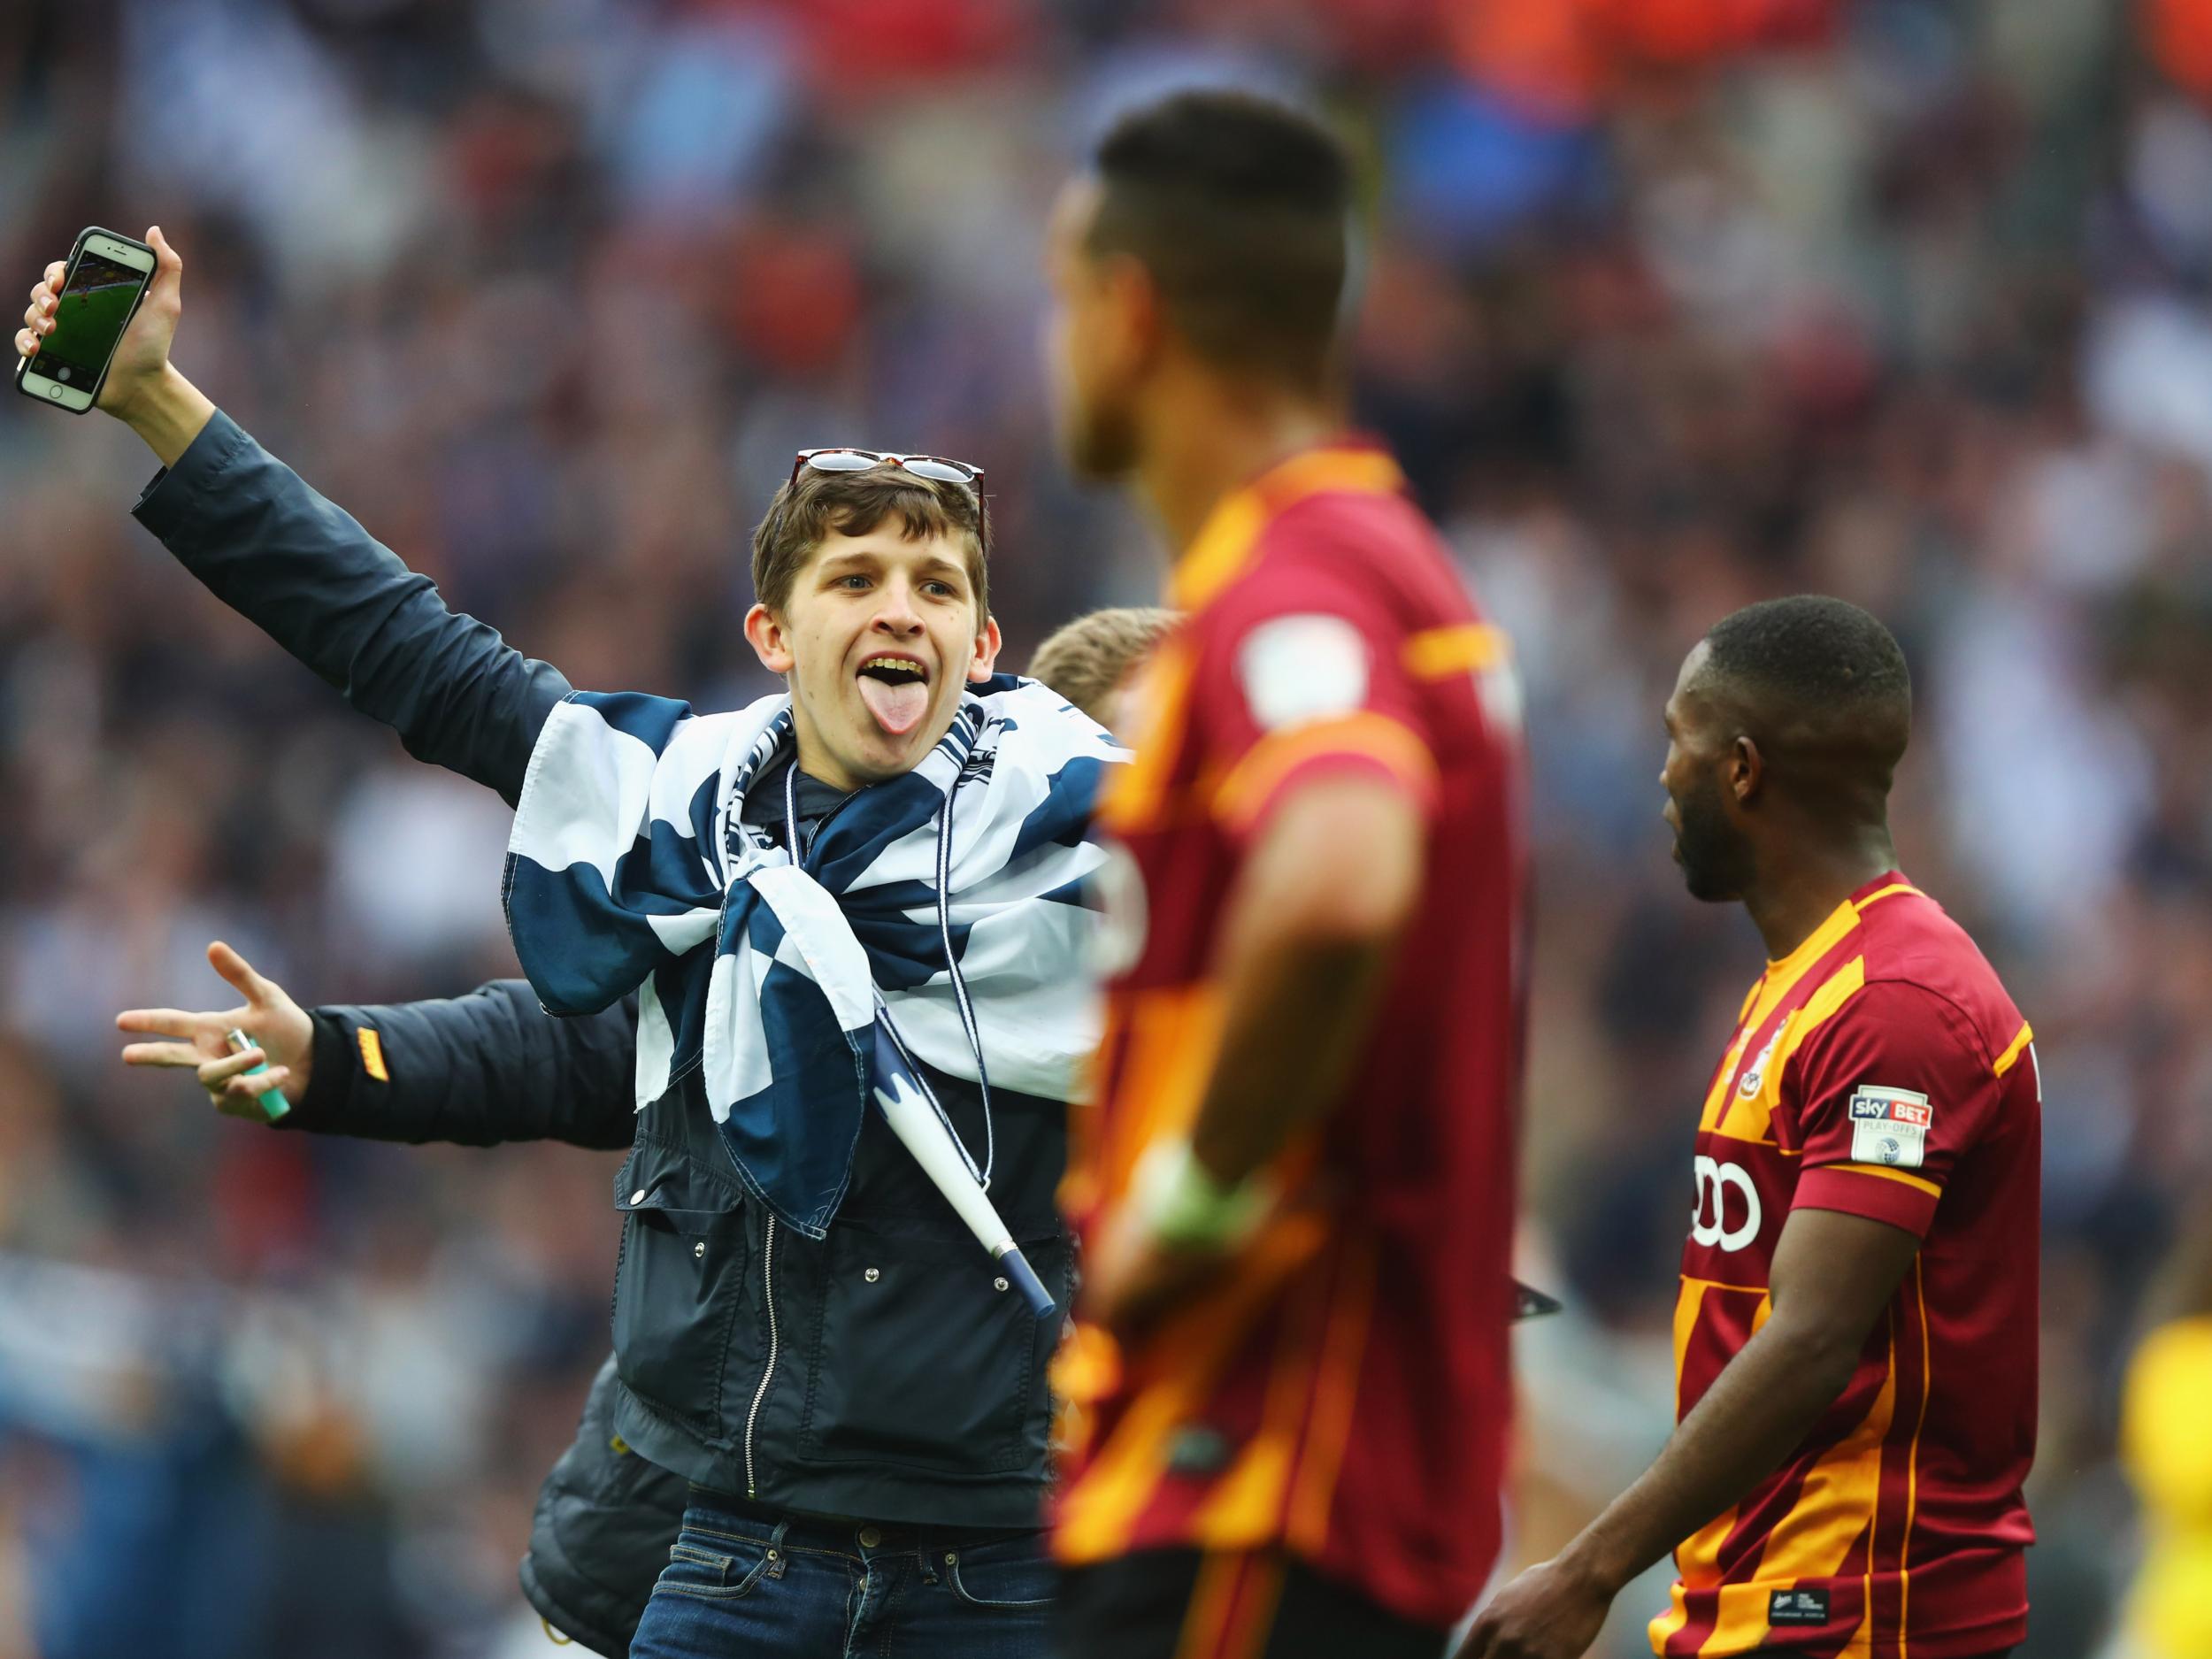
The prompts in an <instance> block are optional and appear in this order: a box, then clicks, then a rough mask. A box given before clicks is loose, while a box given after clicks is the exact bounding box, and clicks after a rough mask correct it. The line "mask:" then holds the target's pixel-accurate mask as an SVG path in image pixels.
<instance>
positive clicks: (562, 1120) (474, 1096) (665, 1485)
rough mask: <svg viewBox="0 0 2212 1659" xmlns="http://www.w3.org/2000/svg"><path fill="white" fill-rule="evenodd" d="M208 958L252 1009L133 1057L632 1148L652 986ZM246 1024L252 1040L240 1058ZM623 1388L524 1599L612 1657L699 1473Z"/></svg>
mask: <svg viewBox="0 0 2212 1659" xmlns="http://www.w3.org/2000/svg"><path fill="white" fill-rule="evenodd" d="M1171 620H1172V616H1171V613H1170V612H1167V611H1156V610H1104V611H1093V612H1091V613H1090V614H1088V615H1087V616H1082V617H1079V618H1076V619H1075V620H1074V621H1072V622H1070V623H1068V624H1066V625H1065V626H1063V627H1061V628H1060V629H1058V630H1057V631H1056V632H1055V633H1054V634H1052V635H1051V637H1050V638H1049V639H1048V640H1047V641H1046V642H1045V643H1044V645H1042V646H1040V647H1039V648H1038V649H1037V652H1036V655H1035V657H1034V660H1033V662H1032V663H1031V664H1030V666H1031V669H1032V677H1033V678H1035V679H1038V680H1042V681H1043V682H1044V684H1045V685H1046V686H1048V687H1049V688H1050V689H1052V690H1053V691H1056V692H1057V693H1058V694H1059V695H1062V696H1063V697H1064V698H1066V699H1067V700H1068V701H1069V702H1070V703H1073V704H1075V706H1076V707H1077V708H1079V709H1080V710H1082V711H1083V712H1084V713H1086V714H1088V715H1091V716H1092V718H1097V715H1098V714H1099V713H1101V712H1111V711H1112V710H1111V709H1110V703H1111V702H1112V700H1113V699H1115V698H1116V697H1118V695H1120V693H1121V690H1122V688H1123V687H1124V686H1125V684H1126V683H1127V681H1128V680H1129V678H1130V676H1131V675H1132V674H1133V673H1134V672H1135V671H1136V670H1137V668H1138V667H1139V666H1140V665H1141V663H1142V661H1143V659H1144V657H1145V656H1146V655H1147V654H1148V652H1149V651H1150V650H1151V649H1152V647H1153V645H1154V644H1155V643H1156V641H1157V640H1158V638H1159V636H1160V635H1161V634H1163V633H1164V631H1165V629H1166V627H1167V625H1168V624H1169V623H1170V622H1171ZM1101 724H1103V722H1101ZM208 960H209V963H210V964H211V966H212V967H213V968H214V969H215V971H216V972H217V973H218V974H219V975H220V976H221V977H222V978H223V979H225V980H226V981H227V982H228V983H229V984H230V985H231V986H232V987H234V988H235V989H236V990H237V991H238V992H239V993H240V994H241V995H243V996H244V998H245V1001H244V1002H242V1003H240V1004H239V1005H237V1006H236V1007H234V1008H228V1009H210V1010H201V1011H198V1012H187V1011H185V1010H180V1009H132V1010H127V1011H126V1012H124V1013H123V1014H121V1015H119V1017H118V1018H117V1021H116V1023H117V1025H119V1027H120V1028H121V1029H123V1030H125V1031H128V1032H135V1033H144V1034H148V1035H152V1036H157V1037H160V1038H162V1039H165V1041H155V1042H139V1043H132V1044H129V1045H127V1046H126V1047H125V1048H124V1050H123V1059H124V1061H125V1062H126V1063H127V1064H132V1065H142V1066H156V1067H189V1068H190V1069H191V1070H192V1071H193V1072H194V1075H195V1078H196V1080H197V1081H198V1083H199V1084H200V1086H201V1087H203V1088H204V1089H206V1090H207V1091H208V1095H209V1098H210V1100H211V1102H213V1103H214V1105H215V1107H216V1109H217V1110H219V1111H221V1112H224V1113H226V1114H227V1115H229V1116H232V1117H235V1118H242V1119H245V1120H247V1121H250V1122H255V1123H268V1124H270V1125H272V1126H273V1127H275V1128H278V1129H282V1130H305V1131H307V1132H309V1133H319V1134H342V1135H352V1136H359V1137H363V1138H365V1139H369V1140H375V1141H402V1142H406V1143H409V1144H413V1145H421V1144H424V1143H426V1142H442V1143H447V1144H451V1145H457V1146H495V1145H499V1144H502V1143H505V1142H512V1141H545V1140H551V1141H564V1142H566V1143H568V1144H570V1145H572V1146H579V1147H590V1148H602V1149H605V1150H617V1149H620V1148H626V1147H627V1146H628V1145H629V1144H630V1141H631V1137H632V1134H633V1133H634V1128H635V1118H636V1105H635V1103H634V1101H633V1099H632V1094H631V1088H630V1070H629V1060H630V1056H631V1054H632V1052H633V1051H634V1047H635V1044H636V1041H637V1002H636V998H635V997H634V996H631V997H625V998H623V999H622V1001H621V1002H617V1003H615V1004H614V1005H612V1006H611V1007H610V1008H608V1009H606V1010H603V1011H602V1012H600V1013H598V1014H594V1015H587V1016H584V1017H581V1018H572V1019H557V1018H553V1017H552V1016H550V1015H549V1014H547V1013H546V1012H545V1010H543V1009H542V1008H541V1007H540V1006H539V1005H538V1002H537V1001H536V998H535V997H534V996H533V995H532V994H531V992H530V988H529V986H528V984H527V982H526V981H524V980H519V979H503V980H496V981H494V982H493V983H491V984H488V985H483V986H480V987H477V989H476V990H475V991H473V992H472V993H471V994H470V995H467V996H465V997H462V998H457V999H452V1000H449V1001H442V1002H413V1003H405V1004H399V1005H394V1006H387V1007H357V1006H326V1007H322V1008H317V1009H311V1010H303V1009H302V1008H301V1007H300V1006H299V1005H298V1004H297V1003H296V1002H293V1000H292V999H291V997H290V996H288V995H286V993H285V991H284V988H283V987H281V986H279V985H276V984H274V983H273V982H272V981H271V980H269V979H265V978H264V977H263V976H262V975H260V974H259V973H257V972H255V971H254V969H253V966H252V964H250V963H248V962H247V961H246V960H245V958H244V957H242V956H240V955H239V954H238V953H237V952H236V951H234V950H233V949H231V948H230V947H229V946H227V945H226V944H223V943H221V942H220V941H218V942H217V943H215V944H213V945H211V946H210V947H209V948H208ZM233 1031H237V1032H241V1033H243V1034H244V1035H245V1036H246V1037H247V1038H248V1039H250V1043H251V1046H250V1047H248V1048H243V1049H240V1050H237V1051H235V1052H234V1051H233V1050H232V1049H231V1048H230V1045H229V1041H228V1038H229V1033H232V1032H233ZM263 1067H266V1068H267V1069H266V1070H265V1071H262V1070H260V1068H263ZM250 1071H254V1072H257V1075H252V1076H249V1075H248V1073H249V1072H250ZM271 1089H274V1090H277V1091H278V1092H280V1094H283V1096H284V1097H285V1099H286V1101H287V1102H288V1110H286V1111H285V1112H284V1113H283V1114H282V1115H281V1116H280V1117H277V1118H273V1119H271V1118H267V1117H266V1115H265V1109H264V1107H263V1105H262V1103H261V1097H262V1095H263V1094H264V1093H265V1092H266V1091H268V1090H271ZM616 1385H617V1377H616V1372H615V1363H614V1360H613V1358H612V1357H611V1356H610V1358H609V1359H608V1361H607V1363H605V1364H603V1365H602V1366H601V1367H600V1370H599V1373H598V1375H597V1377H595V1379H593V1383H592V1388H591V1393H590V1394H589V1396H588V1399H587V1401H586V1403H585V1407H584V1412H583V1417H582V1421H581V1422H580V1424H579V1425H578V1427H577V1434H576V1440H575V1442H574V1444H573V1445H572V1446H571V1447H570V1448H569V1449H568V1450H567V1451H566V1452H565V1453H564V1454H563V1455H562V1457H561V1460H560V1462H559V1463H557V1465H556V1466H555V1468H554V1471H553V1472H552V1474H551V1475H550V1476H549V1478H548V1479H547V1481H546V1485H545V1487H544V1489H543V1491H542V1492H541V1494H540V1495H539V1500H538V1505H537V1510H536V1514H535V1517H534V1525H533V1528H532V1535H531V1540H530V1550H529V1554H528V1555H527V1556H526V1558H525V1560H524V1562H523V1566H522V1583H523V1590H524V1593H525V1594H526V1595H527V1596H528V1597H529V1599H530V1601H531V1604H532V1605H533V1606H534V1607H535V1608H536V1609H538V1611H539V1612H540V1614H541V1615H542V1616H543V1617H544V1618H545V1620H546V1622H547V1624H548V1627H549V1629H552V1630H555V1631H557V1632H561V1633H563V1634H564V1635H565V1636H567V1637H569V1638H571V1639H572V1640H578V1641H580V1642H582V1643H583V1644H584V1645H585V1646H587V1647H590V1648H591V1649H592V1650H593V1651H594V1652H595V1653H601V1654H606V1655H623V1654H626V1653H628V1652H629V1650H630V1643H631V1640H632V1639H633V1638H634V1636H635V1634H636V1632H637V1626H638V1621H639V1618H640V1617H641V1616H642V1614H643V1612H644V1610H645V1604H646V1601H647V1600H648V1598H649V1596H650V1594H651V1592H652V1588H653V1584H654V1581H655V1579H656V1578H658V1577H659V1574H660V1571H661V1569H662V1568H663V1567H664V1565H665V1564H666V1563H667V1562H668V1559H669V1551H670V1549H671V1548H672V1546H673V1544H674V1543H675V1541H676V1539H677V1535H678V1532H679V1531H680V1527H681V1525H682V1520H683V1513H684V1502H685V1490H684V1488H685V1482H684V1481H683V1479H681V1478H680V1476H677V1475H675V1474H672V1473H671V1472H670V1471H666V1470H663V1469H661V1468H660V1467H659V1466H658V1465H657V1464H654V1463H649V1461H648V1460H646V1459H644V1458H641V1457H640V1456H638V1455H637V1454H636V1453H635V1452H634V1451H633V1450H632V1449H631V1448H630V1447H629V1445H628V1443H627V1442H626V1441H625V1440H623V1439H622V1438H621V1436H620V1435H619V1434H618V1433H617V1432H615V1424H614V1404H615V1394H614V1391H615V1387H616Z"/></svg>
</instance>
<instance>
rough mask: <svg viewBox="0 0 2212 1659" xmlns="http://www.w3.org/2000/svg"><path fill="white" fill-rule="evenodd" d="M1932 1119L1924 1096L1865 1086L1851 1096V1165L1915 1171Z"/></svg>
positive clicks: (1907, 1091) (1897, 1089) (1930, 1108)
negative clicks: (1886, 1166) (1882, 1166)
mask: <svg viewBox="0 0 2212 1659" xmlns="http://www.w3.org/2000/svg"><path fill="white" fill-rule="evenodd" d="M1934 1118H1935V1111H1934V1109H1933V1108H1932V1107H1931V1106H1930V1105H1929V1104H1928V1097H1927V1096H1926V1095H1925V1094H1915V1093H1914V1092H1913V1091H1912V1090H1910V1089H1909V1088H1883V1087H1879V1086H1878V1085H1876V1084H1872V1083H1869V1084H1866V1085H1865V1086H1863V1087H1861V1088H1860V1089H1859V1091H1858V1092H1857V1093H1856V1094H1853V1095H1852V1096H1851V1161H1852V1162H1853V1163H1854V1164H1895V1165H1897V1166H1898V1167H1900V1168H1902V1169H1908V1170H1916V1169H1918V1168H1919V1167H1920V1165H1921V1164H1922V1162H1923V1161H1924V1159H1925V1157H1926V1156H1927V1150H1928V1125H1930V1124H1931V1123H1932V1122H1933V1121H1934Z"/></svg>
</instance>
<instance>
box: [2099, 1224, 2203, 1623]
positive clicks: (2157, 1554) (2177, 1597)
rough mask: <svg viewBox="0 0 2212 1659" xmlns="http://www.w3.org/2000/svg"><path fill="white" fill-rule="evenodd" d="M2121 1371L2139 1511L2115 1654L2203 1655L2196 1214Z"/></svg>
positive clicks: (2199, 1235) (2199, 1232)
mask: <svg viewBox="0 0 2212 1659" xmlns="http://www.w3.org/2000/svg"><path fill="white" fill-rule="evenodd" d="M2152 1309H2153V1312H2152V1317H2153V1320H2154V1324H2153V1326H2152V1329H2151V1332H2150V1334H2149V1335H2147V1336H2146V1337H2145V1338H2144V1339H2143V1342H2142V1345H2141V1346H2140V1347H2139V1348H2138V1349H2137V1350H2136V1355H2135V1358H2134V1361H2133V1363H2131V1364H2130V1365H2129V1367H2128V1377H2127V1392H2126V1394H2125V1396H2124V1399H2123V1401H2122V1405H2121V1418H2120V1428H2121V1448H2122V1454H2123V1455H2124V1458H2125V1460H2126V1463H2127V1471H2128V1478H2129V1479H2131V1480H2132V1481H2133V1482H2134V1483H2135V1489H2136V1492H2137V1493H2138V1494H2139V1496H2140V1497H2141V1499H2142V1502H2143V1510H2144V1533H2145V1537H2144V1555H2143V1565H2142V1568H2141V1570H2140V1571H2139V1572H2138V1573H2137V1575H2136V1579H2135V1586H2134V1588H2133V1590H2132V1592H2131V1594H2130V1595H2129V1597H2128V1605H2127V1618H2126V1624H2125V1631H2124V1647H2123V1648H2122V1651H2123V1652H2124V1653H2126V1654H2129V1655H2141V1659H2187V1656H2188V1655H2195V1654H2207V1653H2212V1411H2208V1410H2207V1409H2206V1404H2207V1402H2212V1215H2200V1216H2199V1217H2198V1218H2197V1222H2196V1225H2193V1227H2192V1228H2191V1229H2190V1231H2189V1233H2187V1234H2185V1236H2184V1237H2183V1239H2182V1241H2181V1244H2180V1246H2179V1248H2177V1250H2176V1251H2175V1253H2174V1259H2173V1261H2172V1262H2171V1263H2170V1264H2169V1265H2168V1267H2167V1269H2166V1272H2165V1276H2164V1280H2163V1283H2162V1284H2161V1285H2160V1286H2159V1287H2158V1291H2157V1294H2155V1295H2154V1298H2153V1301H2152Z"/></svg>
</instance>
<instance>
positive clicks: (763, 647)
mask: <svg viewBox="0 0 2212 1659" xmlns="http://www.w3.org/2000/svg"><path fill="white" fill-rule="evenodd" d="M745 638H746V640H747V641H749V643H750V644H751V646H752V648H753V655H754V656H756V657H759V658H760V665H761V666H762V667H763V668H764V669H766V670H767V671H768V672H770V673H772V674H787V673H789V672H791V664H792V663H793V662H794V661H795V660H796V659H795V658H794V657H793V656H792V655H791V642H790V641H789V639H788V638H787V637H786V635H785V633H784V626H783V624H782V623H781V622H780V621H778V620H777V619H776V613H775V612H774V611H771V610H770V609H769V608H768V607H767V606H766V605H755V606H754V607H753V608H752V609H751V610H750V611H747V612H746V613H745Z"/></svg>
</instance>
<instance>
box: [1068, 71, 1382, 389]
mask: <svg viewBox="0 0 2212 1659" xmlns="http://www.w3.org/2000/svg"><path fill="white" fill-rule="evenodd" d="M1094 166H1095V170H1096V172H1097V175H1098V179H1099V183H1100V186H1101V199H1100V203H1099V207H1098V211H1097V215H1096V217H1095V218H1094V219H1093V221H1092V224H1091V228H1090V235H1089V248H1090V251H1091V252H1092V253H1094V254H1126V255H1129V256H1130V257H1133V258H1134V259H1136V260H1137V261H1138V262H1139V263H1141V265H1143V266H1144V267H1145V269H1146V270H1147V271H1148V272H1149V273H1151V275H1152V280H1154V281H1155V282H1156V283H1157V284H1158V286H1159V289H1160V293H1161V296H1162V298H1163V299H1164V302H1165V303H1166V308H1167V313H1168V317H1169V320H1170V321H1171V323H1172V324H1173V325H1174V326H1175V327H1176V329H1177V330H1178V331H1179V333H1180V334H1182V336H1183V337H1184V339H1185V340H1187V342H1189V343H1190V345H1191V346H1192V347H1193V348H1194V349H1195V350H1196V351H1197V352H1198V353H1199V354H1200V355H1201V356H1202V357H1205V358H1207V359H1208V360H1209V361H1210V362H1214V363H1217V364H1219V365H1222V366H1224V367H1227V368H1235V369H1241V370H1259V371H1263V372H1265V373H1273V374H1277V375H1279V376H1282V377H1283V378H1285V379H1287V380H1292V381H1293V382H1294V383H1296V384H1298V385H1299V386H1301V387H1305V388H1318V387H1319V386H1321V385H1322V384H1324V383H1325V381H1326V380H1327V378H1328V374H1329V369H1330V361H1331V358H1332V357H1333V350H1334V345H1335V339H1336V333H1337V321H1338V316H1339V308H1340V305H1341V303H1342V302H1343V297H1344V284H1345V275H1346V269H1347V266H1348V257H1349V255H1348V238H1349V234H1350V227H1351V207H1352V168H1351V162H1350V159H1349V157H1348V156H1347V155H1346V153H1345V150H1344V147H1343V145H1342V144H1340V142H1338V141H1337V139H1336V137H1335V136H1334V135H1333V134H1332V133H1330V132H1329V130H1328V129H1327V128H1326V127H1323V126H1322V125H1321V124H1320V123H1319V122H1318V121H1317V120H1315V119H1313V118H1312V117H1311V116H1309V115H1306V114H1303V113H1302V112H1301V111H1297V110H1294V109H1292V108H1291V107H1289V106H1288V105H1286V104H1278V103H1275V102H1274V101H1272V100H1271V99H1268V98H1263V97H1258V96H1254V95H1252V94H1250V93H1245V92H1231V91H1225V90H1206V91H1192V92H1179V93H1176V94H1174V95H1172V96H1169V97H1166V98H1164V99H1162V100H1161V101H1159V102H1158V103H1156V104H1148V105H1146V106H1145V107H1144V108H1142V109H1140V110H1137V111H1133V113H1131V114H1129V115H1126V116H1124V117H1123V118H1122V119H1121V120H1120V121H1119V122H1118V123H1117V124H1116V125H1115V127H1113V129H1112V130H1111V131H1110V132H1109V133H1108V134H1106V136H1105V138H1104V139H1103V140H1102V141H1101V142H1100V143H1099V146H1098V150H1097V153H1096V157H1095V158H1094Z"/></svg>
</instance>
